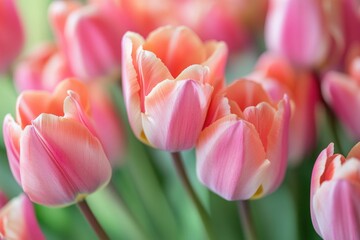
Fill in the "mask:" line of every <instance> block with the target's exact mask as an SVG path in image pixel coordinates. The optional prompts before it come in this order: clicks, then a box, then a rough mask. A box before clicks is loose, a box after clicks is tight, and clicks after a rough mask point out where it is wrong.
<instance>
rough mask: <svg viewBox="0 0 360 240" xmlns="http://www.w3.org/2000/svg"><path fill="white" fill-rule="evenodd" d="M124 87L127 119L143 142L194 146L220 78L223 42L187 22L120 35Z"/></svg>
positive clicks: (168, 146)
mask: <svg viewBox="0 0 360 240" xmlns="http://www.w3.org/2000/svg"><path fill="white" fill-rule="evenodd" d="M122 52H123V61H122V75H123V78H122V80H123V92H124V98H125V104H126V109H127V113H128V117H129V122H130V125H131V127H132V129H133V131H134V133H135V135H136V136H137V137H138V138H139V139H140V140H141V141H143V142H144V143H147V144H149V145H151V146H153V147H155V148H159V149H162V150H167V151H180V150H185V149H190V148H192V147H194V146H195V142H196V140H197V138H198V137H199V134H200V131H201V129H202V128H203V124H204V121H205V118H206V114H207V110H208V106H209V104H210V100H211V96H212V93H213V92H214V91H218V89H220V88H221V87H222V86H223V84H224V68H225V61H226V56H227V48H226V46H225V44H224V43H222V42H215V41H210V42H205V43H203V42H202V41H201V40H200V39H199V37H198V36H197V35H196V34H194V33H193V32H192V31H191V30H190V29H188V28H186V27H171V26H166V27H162V28H159V29H157V30H155V31H154V32H152V33H151V34H150V35H149V36H148V37H147V39H144V38H143V37H142V36H140V35H139V34H136V33H133V32H128V33H126V34H125V36H124V38H123V41H122Z"/></svg>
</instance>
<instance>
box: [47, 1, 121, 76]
mask: <svg viewBox="0 0 360 240" xmlns="http://www.w3.org/2000/svg"><path fill="white" fill-rule="evenodd" d="M100 10H101V8H99V7H97V5H95V4H88V5H84V6H78V5H77V4H75V3H73V2H67V1H66V2H63V1H56V2H53V3H52V4H51V6H50V10H49V14H50V18H51V20H52V23H53V27H54V30H55V31H56V33H57V36H58V38H59V40H60V46H61V48H62V51H64V52H65V55H66V57H67V61H68V62H69V66H70V67H71V70H72V72H73V73H74V74H75V76H78V77H81V78H83V79H93V78H96V77H101V76H108V75H112V74H116V71H117V68H118V66H119V65H120V60H121V52H120V50H119V48H120V47H119V44H120V42H121V37H122V35H123V33H124V32H125V30H122V28H121V27H117V28H114V27H113V25H112V24H114V23H113V22H111V19H108V16H107V15H105V14H103V13H102V11H100ZM120 26H121V25H120Z"/></svg>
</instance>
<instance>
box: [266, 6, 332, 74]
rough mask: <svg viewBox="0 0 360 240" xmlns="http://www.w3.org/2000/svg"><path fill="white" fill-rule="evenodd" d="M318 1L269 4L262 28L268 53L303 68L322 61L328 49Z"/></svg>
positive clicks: (327, 40)
mask: <svg viewBox="0 0 360 240" xmlns="http://www.w3.org/2000/svg"><path fill="white" fill-rule="evenodd" d="M323 21H324V20H323V12H322V9H321V4H320V1H316V0H272V1H270V6H269V12H268V15H267V19H266V25H265V40H266V44H267V47H268V49H269V50H271V51H273V52H275V53H277V54H280V55H283V56H285V57H286V58H287V59H289V60H290V61H292V62H294V63H295V64H298V65H300V66H303V67H313V66H316V65H319V64H320V63H322V61H324V58H325V56H326V54H327V51H328V47H329V39H327V35H326V34H327V33H326V28H325V27H324V22H323Z"/></svg>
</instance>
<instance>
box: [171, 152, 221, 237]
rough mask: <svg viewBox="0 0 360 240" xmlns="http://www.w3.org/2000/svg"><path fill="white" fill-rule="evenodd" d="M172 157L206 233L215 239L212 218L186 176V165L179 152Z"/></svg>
mask: <svg viewBox="0 0 360 240" xmlns="http://www.w3.org/2000/svg"><path fill="white" fill-rule="evenodd" d="M171 156H172V158H173V162H174V165H175V168H176V171H177V173H178V175H179V177H180V179H181V182H182V184H183V186H184V188H185V190H186V192H187V193H188V195H189V196H190V198H191V200H192V201H193V203H194V204H195V207H196V209H197V210H198V213H199V215H200V218H201V220H202V222H203V225H204V227H205V231H206V234H207V237H208V239H215V237H214V235H213V232H212V229H211V221H210V216H209V214H208V213H207V212H206V210H205V208H204V206H203V205H202V204H201V202H200V200H199V198H198V196H197V195H196V193H195V191H194V189H193V187H192V186H191V184H190V181H189V178H188V176H187V174H186V171H185V167H184V164H183V162H182V158H181V154H180V153H179V152H174V153H171Z"/></svg>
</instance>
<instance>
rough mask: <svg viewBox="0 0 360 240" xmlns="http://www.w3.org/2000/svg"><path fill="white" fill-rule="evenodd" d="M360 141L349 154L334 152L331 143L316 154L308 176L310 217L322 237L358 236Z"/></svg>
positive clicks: (348, 237) (350, 237) (347, 237)
mask: <svg viewBox="0 0 360 240" xmlns="http://www.w3.org/2000/svg"><path fill="white" fill-rule="evenodd" d="M359 176H360V143H358V144H356V145H355V146H354V147H353V148H352V149H351V151H350V152H349V154H348V156H347V157H346V158H345V157H344V156H343V155H340V154H334V144H329V146H328V147H327V148H326V149H324V150H323V151H322V152H321V153H320V155H319V156H318V158H317V160H316V162H315V165H314V169H313V172H312V178H311V193H310V207H311V219H312V222H313V226H314V228H315V230H316V232H317V233H318V234H319V235H320V236H321V237H322V238H323V239H324V240H339V239H354V240H355V239H359V236H360V235H359V229H360V203H359V199H360V177H359Z"/></svg>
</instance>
